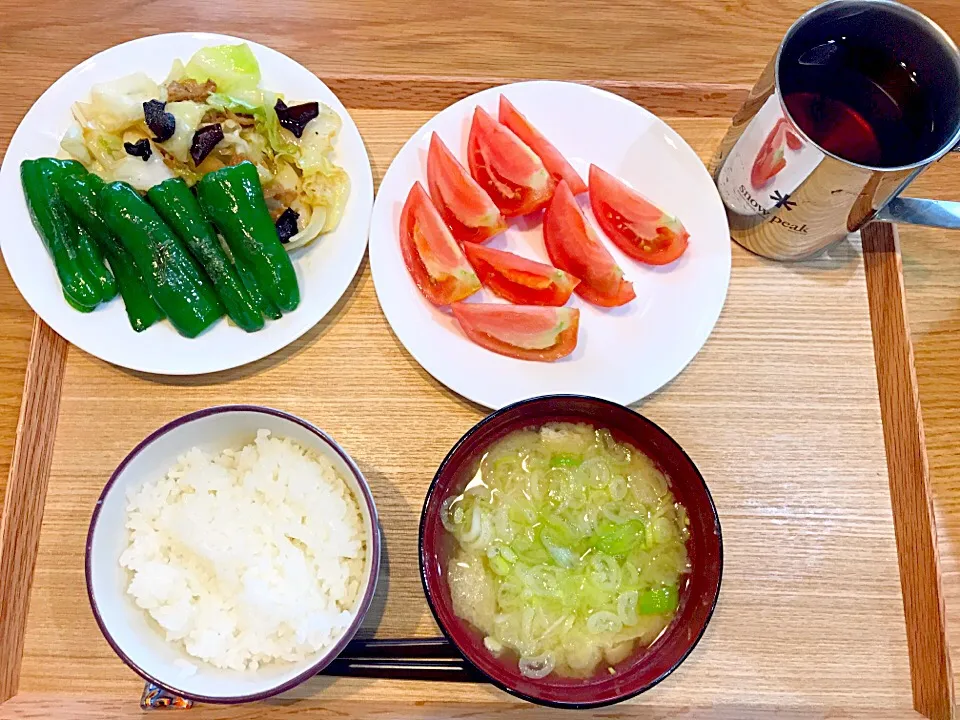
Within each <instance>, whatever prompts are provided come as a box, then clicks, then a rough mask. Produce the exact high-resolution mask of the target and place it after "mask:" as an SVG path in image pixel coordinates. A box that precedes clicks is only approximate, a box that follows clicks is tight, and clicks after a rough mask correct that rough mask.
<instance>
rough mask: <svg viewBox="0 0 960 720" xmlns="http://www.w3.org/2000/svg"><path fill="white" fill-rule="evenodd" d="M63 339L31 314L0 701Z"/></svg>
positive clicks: (9, 689) (9, 537)
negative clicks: (31, 325)
mask: <svg viewBox="0 0 960 720" xmlns="http://www.w3.org/2000/svg"><path fill="white" fill-rule="evenodd" d="M66 357H67V343H66V342H65V341H64V340H63V338H61V337H60V336H59V335H57V334H56V333H55V332H53V330H51V329H50V328H49V327H47V325H46V324H45V323H44V322H43V321H41V320H39V319H37V320H36V321H35V322H34V325H33V336H32V337H31V340H30V357H29V359H28V361H27V374H26V378H25V380H24V393H23V404H22V405H21V407H20V422H19V424H18V425H17V433H16V436H17V441H16V446H15V447H14V452H13V459H12V460H11V463H10V481H9V482H8V484H7V488H6V498H5V500H4V507H5V508H6V512H4V513H3V514H2V519H0V581H2V582H0V657H2V658H3V661H2V662H0V702H3V701H4V700H7V699H8V698H10V697H12V696H13V695H15V694H16V692H17V686H18V683H19V676H20V666H21V662H20V660H21V656H22V655H23V639H24V635H25V633H26V623H25V620H26V614H27V607H28V606H29V602H30V585H31V581H32V579H33V568H34V562H35V559H36V553H37V543H38V542H39V541H40V521H41V519H42V518H43V508H44V500H45V499H46V489H47V481H46V478H47V477H48V475H49V472H50V463H51V460H52V459H53V442H54V437H55V436H56V432H57V419H58V416H59V408H60V386H61V382H62V380H63V366H64V363H65V362H66Z"/></svg>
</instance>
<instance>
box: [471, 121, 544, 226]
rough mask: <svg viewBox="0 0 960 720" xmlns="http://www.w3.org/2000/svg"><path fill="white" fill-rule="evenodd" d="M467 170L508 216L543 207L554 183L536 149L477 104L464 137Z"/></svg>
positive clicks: (524, 213) (530, 211)
mask: <svg viewBox="0 0 960 720" xmlns="http://www.w3.org/2000/svg"><path fill="white" fill-rule="evenodd" d="M467 164H468V165H469V166H470V174H471V175H473V179H474V180H476V181H477V182H478V183H479V184H480V187H482V188H483V189H484V190H486V192H487V194H488V195H489V196H490V197H491V198H492V199H493V202H494V203H496V205H497V207H498V208H500V211H501V212H502V213H503V214H504V215H506V216H507V217H512V216H514V215H526V214H527V213H532V212H533V211H534V210H539V209H540V208H541V207H543V206H544V205H545V204H546V203H547V202H548V201H549V200H550V197H551V196H552V195H553V189H554V186H555V183H554V181H553V178H552V177H551V176H550V173H548V172H547V169H546V168H545V167H544V166H543V161H541V160H540V158H539V157H537V155H536V153H534V152H533V150H531V149H530V148H528V147H527V146H526V145H524V144H523V142H522V141H521V140H520V138H518V137H517V136H516V135H514V134H513V133H512V132H511V131H510V130H509V129H507V128H506V127H505V126H504V125H501V124H500V123H498V122H497V121H496V120H494V119H493V118H492V117H490V115H489V114H487V112H486V111H485V110H484V109H483V108H481V107H478V108H477V109H476V110H474V111H473V123H472V124H471V125H470V137H469V138H468V140H467Z"/></svg>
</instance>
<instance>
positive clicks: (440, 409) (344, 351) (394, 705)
mask: <svg viewBox="0 0 960 720" xmlns="http://www.w3.org/2000/svg"><path fill="white" fill-rule="evenodd" d="M431 114H432V113H430V112H421V111H395V110H359V111H356V112H355V113H354V117H355V118H356V120H357V122H358V124H359V125H360V129H361V132H362V133H363V136H364V139H365V141H366V142H367V146H368V148H369V150H370V153H371V157H372V163H373V166H374V171H375V175H376V176H377V178H379V177H381V176H382V174H383V172H384V171H385V170H386V167H387V165H388V164H389V160H390V159H391V158H392V157H393V155H394V154H395V152H396V151H397V149H398V148H399V147H400V145H401V144H402V143H403V142H404V141H405V140H406V139H407V137H409V135H410V133H411V132H413V131H414V130H415V129H416V128H417V127H419V125H420V124H422V123H423V122H424V121H425V120H426V119H428V118H429V117H430V115H431ZM672 123H673V125H674V126H675V127H676V128H677V130H678V131H679V132H680V133H681V134H682V135H684V136H685V137H686V138H688V139H689V140H690V142H691V143H692V144H693V145H694V147H695V148H697V149H698V151H700V152H701V153H702V154H704V155H706V154H708V153H709V152H710V151H711V150H712V148H713V147H714V146H715V145H716V142H717V141H718V140H719V137H720V135H721V134H722V133H723V131H724V128H725V121H721V120H704V119H677V120H674V121H672ZM823 307H828V308H833V309H836V310H837V311H835V312H830V313H826V314H824V313H822V312H811V308H823ZM238 401H243V402H253V403H262V404H266V405H272V406H275V407H280V408H284V409H287V410H290V411H292V412H294V413H297V414H300V415H302V416H304V417H306V418H307V419H309V420H311V421H313V422H315V423H317V424H318V425H319V426H321V427H323V428H324V429H326V430H327V431H328V432H330V433H331V434H332V436H333V437H335V438H337V440H338V441H340V442H341V443H342V444H343V445H344V447H345V448H346V449H347V450H348V451H349V452H351V453H352V454H353V455H354V457H355V459H356V460H357V462H358V464H359V465H360V467H361V469H362V470H363V471H364V473H365V474H366V475H367V477H368V479H369V481H370V483H371V486H372V488H373V492H374V495H375V497H376V499H377V502H378V505H379V508H380V512H381V517H382V519H383V527H384V533H385V546H386V551H385V560H386V563H385V565H386V570H385V573H384V574H383V575H382V576H381V585H380V586H379V590H378V594H377V599H376V603H375V606H374V609H373V611H372V612H371V614H370V616H369V617H368V619H367V622H366V623H365V627H364V631H363V632H364V633H365V634H367V635H379V636H410V635H420V636H423V635H434V634H435V633H437V629H436V627H435V625H434V623H433V621H432V618H431V616H430V613H429V611H428V609H427V607H426V604H425V602H424V600H423V596H422V589H421V586H420V581H419V578H418V575H417V565H416V548H417V545H416V530H417V521H418V516H419V511H420V505H421V503H422V498H423V493H424V491H425V490H426V487H427V484H428V483H429V480H430V478H431V476H432V474H433V472H434V469H435V468H436V466H437V464H438V463H439V461H440V460H441V459H442V457H443V455H444V454H445V453H446V451H447V450H448V448H449V447H450V446H451V445H452V443H453V442H454V441H455V440H456V439H457V438H458V437H459V436H460V434H462V433H463V432H464V431H466V430H467V429H469V427H470V426H471V425H472V424H473V423H475V422H476V421H477V420H479V419H480V418H481V417H482V416H483V414H484V413H483V412H482V411H481V410H480V409H479V408H477V407H475V406H473V405H471V404H469V403H467V402H465V401H463V400H461V399H459V398H457V397H456V396H454V395H452V394H450V393H449V392H448V391H446V390H445V389H443V388H442V387H440V386H438V385H437V383H436V382H435V381H433V380H432V379H431V378H430V377H429V376H428V375H427V374H426V373H425V372H424V371H423V370H422V369H420V368H419V366H418V365H416V363H415V362H414V361H413V360H412V358H410V357H409V356H408V355H407V354H406V352H405V351H404V350H403V349H402V347H401V346H400V345H399V344H398V342H397V340H396V338H395V337H394V336H393V335H392V334H391V332H390V330H389V328H388V326H387V324H386V322H385V320H384V318H383V316H382V314H381V312H380V309H379V307H378V306H377V301H376V297H375V294H374V291H373V285H372V282H371V279H370V277H369V272H368V269H367V268H366V267H364V268H363V270H362V271H361V273H360V274H359V275H358V277H357V278H356V279H355V281H354V283H353V285H352V286H351V288H350V290H348V292H347V294H346V295H345V297H344V299H343V300H342V301H341V302H340V304H339V305H338V306H337V307H336V308H335V310H334V311H333V312H332V313H331V315H330V316H329V317H328V318H327V319H326V320H324V322H323V323H321V325H320V326H318V328H317V329H316V330H314V331H312V332H311V333H309V334H308V335H307V336H306V337H305V338H303V339H302V340H300V341H298V342H297V343H295V344H294V345H293V346H291V347H290V348H288V349H287V350H285V351H282V352H281V353H278V354H277V355H276V356H274V357H272V358H269V359H267V360H264V361H261V362H259V363H256V364H254V365H253V366H251V367H249V368H245V369H241V370H238V371H231V372H227V373H222V374H219V375H216V376H211V377H203V378H192V379H156V378H149V377H145V376H140V375H137V374H133V373H127V372H125V371H122V370H119V369H117V368H113V367H111V366H108V365H106V364H104V363H102V362H100V361H98V360H95V359H93V358H91V357H89V356H88V355H86V354H85V353H83V352H81V351H78V350H76V349H73V348H71V350H70V352H69V354H68V361H67V367H66V375H65V379H64V392H63V396H62V400H61V422H60V427H59V430H58V433H57V444H56V447H55V451H54V462H53V467H52V469H51V474H50V487H49V490H48V496H47V502H46V513H45V516H44V526H43V532H42V534H41V543H40V548H39V554H38V560H37V567H36V572H35V581H34V583H35V584H34V590H33V597H32V603H31V610H30V614H29V618H28V623H27V641H26V648H25V653H24V663H23V669H22V677H21V685H20V687H21V691H22V692H25V693H57V692H59V693H64V692H71V693H84V692H89V691H90V690H91V689H92V688H109V689H110V691H111V692H110V694H109V695H108V699H110V698H114V699H111V700H109V702H115V701H116V702H119V700H115V698H129V700H128V701H129V702H131V703H132V704H133V705H135V704H136V699H137V697H139V691H140V682H139V680H138V679H137V678H136V676H134V675H133V674H132V673H131V672H130V671H129V670H127V669H126V668H125V666H123V664H122V663H121V662H120V661H119V660H118V659H117V658H116V657H115V656H114V655H113V653H112V652H111V650H110V649H109V647H108V646H107V645H106V643H105V642H104V641H103V639H102V638H101V637H100V634H99V632H98V630H97V628H96V625H95V623H94V622H93V619H92V617H91V615H90V611H89V608H88V607H87V604H86V599H85V595H84V589H83V571H82V555H83V541H82V538H83V536H84V534H85V532H86V527H87V522H88V518H89V512H90V510H91V509H92V507H93V504H94V502H95V500H96V497H97V494H98V493H99V491H100V488H101V487H102V484H103V482H104V481H105V479H106V477H107V476H108V475H109V473H110V471H111V470H112V469H113V467H114V466H115V465H116V464H117V463H118V462H119V461H120V460H121V459H122V457H123V455H124V454H125V453H126V452H127V451H129V449H130V448H132V447H133V445H135V444H136V442H137V441H138V440H139V439H141V438H142V437H143V436H144V435H146V434H147V433H148V432H150V431H151V430H152V429H154V428H155V427H156V426H157V425H159V424H161V423H162V422H164V421H166V420H169V419H171V418H173V417H176V416H177V415H180V414H182V413H184V412H188V411H190V410H194V409H197V408H200V407H205V406H208V405H212V404H216V403H223V402H238ZM640 410H641V411H642V412H643V413H644V414H646V415H648V416H649V417H651V418H652V419H653V420H655V421H656V422H657V423H659V424H660V425H661V426H663V427H665V428H666V429H667V430H668V432H670V433H671V434H673V435H674V437H676V439H677V440H678V442H680V443H681V444H682V445H683V446H684V447H685V448H686V449H687V450H688V451H689V452H690V454H691V456H692V457H693V458H694V460H695V461H696V462H697V464H698V466H699V467H700V468H701V470H702V471H703V473H704V475H705V477H706V478H707V481H708V483H709V484H710V486H711V490H712V491H713V494H714V497H715V500H716V502H717V505H718V510H719V512H720V515H721V517H722V518H723V523H724V539H725V549H726V551H727V552H726V567H725V576H724V587H723V591H722V593H721V599H720V603H719V605H718V609H717V613H716V615H715V616H714V619H713V622H712V623H711V626H710V628H709V629H708V631H707V633H706V635H705V637H704V639H703V641H702V642H701V644H700V646H699V647H698V649H697V651H696V652H695V653H694V654H693V655H692V656H691V657H690V658H689V659H688V660H687V662H686V663H684V665H683V666H682V667H681V668H680V669H679V670H678V671H677V672H676V673H675V674H674V675H673V676H672V677H671V678H670V679H669V680H667V681H665V682H664V683H662V684H661V685H660V686H658V687H657V688H656V689H655V690H654V691H651V692H649V693H647V694H645V695H643V696H641V697H640V698H638V699H637V700H635V701H632V702H631V703H630V704H628V705H625V706H623V707H622V708H620V709H617V710H611V711H610V712H611V713H612V714H613V715H615V716H619V715H621V714H623V713H624V712H628V710H626V709H624V708H630V707H636V708H637V710H636V711H635V712H641V710H640V708H643V710H642V712H643V713H645V714H647V715H649V716H650V717H676V716H677V715H678V714H682V713H683V712H686V711H687V709H691V708H692V709H697V708H701V709H702V708H707V707H716V708H718V709H717V710H716V711H714V712H727V711H729V712H730V713H732V714H733V715H732V716H736V713H737V712H739V709H742V708H753V710H754V711H757V712H759V711H761V710H762V709H763V708H776V709H778V710H782V711H783V712H786V713H788V715H787V716H789V712H790V710H789V709H790V708H792V709H793V711H795V712H800V711H802V712H803V713H805V714H806V716H809V717H843V716H844V715H845V714H848V713H852V714H857V713H861V714H867V715H870V716H872V717H879V716H882V713H880V712H877V713H875V714H872V715H871V713H872V712H873V711H872V710H871V709H881V708H882V709H883V710H884V711H886V712H888V713H890V714H892V715H898V714H905V715H906V716H909V712H910V710H911V707H912V702H911V696H910V674H909V666H908V661H907V640H906V633H905V627H904V616H903V607H902V601H901V598H900V582H899V575H898V570H897V557H896V547H895V543H894V538H893V534H892V532H891V528H892V518H891V509H890V500H889V494H888V490H887V483H886V480H885V476H886V463H885V461H884V454H883V453H884V451H883V443H882V435H881V431H880V410H879V405H878V401H877V385H876V377H875V374H874V371H873V359H872V344H871V336H870V327H869V320H868V309H867V299H866V292H865V286H864V275H863V264H862V259H861V257H860V252H859V248H858V245H857V243H856V242H850V243H847V244H845V245H843V246H841V247H839V248H837V249H836V251H835V252H834V253H832V254H831V255H828V256H825V257H823V258H821V259H820V260H818V261H816V262H815V263H810V264H807V265H804V266H797V265H792V266H791V265H782V264H775V263H770V262H767V261H765V260H762V259H760V258H757V257H755V256H752V255H749V254H748V253H746V252H744V251H742V250H740V249H739V248H735V250H734V272H733V277H732V281H731V288H730V294H729V298H728V302H727V306H726V308H725V310H724V313H723V315H722V317H721V319H720V322H719V324H718V327H717V330H716V332H715V334H714V336H713V338H712V339H711V340H710V342H708V344H707V346H706V347H705V348H704V351H703V352H702V353H701V354H700V355H699V356H698V357H697V358H696V359H695V360H694V362H693V363H692V364H691V365H690V366H689V367H688V368H687V370H685V371H684V373H683V374H682V375H681V376H680V377H679V378H677V379H676V380H675V381H674V382H673V383H671V384H670V386H668V387H667V388H666V389H664V390H663V391H661V392H660V393H658V394H657V395H656V396H654V397H652V398H650V399H648V400H647V401H646V402H644V403H643V404H642V405H641V406H640ZM825 429H828V430H825ZM93 437H95V438H96V441H95V442H93V441H92V440H91V438H93ZM387 573H388V574H387ZM52 667H55V668H56V669H57V671H56V672H55V673H52V672H51V668H52ZM30 697H35V696H33V695H30ZM361 698H370V699H371V701H373V699H374V698H376V699H381V700H382V702H383V708H384V711H388V710H389V711H390V712H392V713H395V714H396V715H398V716H400V715H403V714H407V713H410V712H415V713H420V712H421V711H422V707H420V706H416V705H413V703H414V702H418V701H419V702H426V703H429V704H431V706H433V704H434V703H439V702H442V701H447V702H449V703H451V706H450V708H449V710H450V711H451V712H457V713H459V712H466V711H468V710H469V709H470V708H471V707H472V706H473V705H474V704H479V705H480V706H484V707H485V706H487V705H490V704H499V705H501V706H502V707H503V709H504V711H506V710H510V711H511V712H514V711H517V712H524V711H523V710H520V708H521V707H522V706H521V705H518V704H516V703H513V702H510V701H508V700H507V698H506V697H505V696H504V695H503V694H502V693H500V692H499V691H496V690H495V689H493V688H490V687H486V686H482V685H479V686H460V687H457V689H456V692H455V693H451V691H450V688H449V686H430V685H424V686H417V685H409V684H406V685H405V684H402V683H389V682H385V681H369V680H349V679H337V680H329V679H320V678H318V679H316V680H313V681H310V682H308V683H306V684H305V685H304V686H302V687H301V688H299V689H298V690H296V691H294V692H292V693H290V694H288V695H287V696H285V697H284V698H283V699H281V700H279V701H277V702H275V703H273V704H270V703H267V704H265V705H263V706H262V707H261V709H260V711H259V712H261V713H262V714H269V715H271V716H272V715H273V714H274V713H276V716H277V717H283V716H284V715H285V714H286V713H289V712H291V711H292V709H297V708H304V709H305V708H317V707H319V706H321V705H322V706H323V707H324V708H328V710H329V711H330V712H346V711H347V710H348V709H350V708H354V709H355V708H356V707H358V701H359V700H360V699H361ZM108 704H109V703H108ZM367 706H368V703H367V702H366V700H364V703H363V705H362V707H363V708H364V711H366V710H367ZM97 707H98V710H100V709H101V706H100V705H98V706H97ZM438 712H439V711H438ZM630 712H634V711H630ZM702 712H706V711H702ZM694 716H696V714H694ZM706 716H707V717H709V715H706ZM721 717H722V715H721Z"/></svg>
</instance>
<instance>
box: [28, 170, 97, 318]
mask: <svg viewBox="0 0 960 720" xmlns="http://www.w3.org/2000/svg"><path fill="white" fill-rule="evenodd" d="M20 182H21V184H22V185H23V194H24V197H25V198H26V201H27V208H28V209H29V210H30V217H31V219H32V220H33V224H34V227H36V229H37V232H38V233H39V234H40V237H41V238H42V239H43V243H44V245H46V246H47V250H48V251H49V253H50V255H51V257H52V258H53V264H54V267H55V268H56V271H57V277H58V278H59V279H60V285H61V287H62V289H63V296H64V298H66V300H67V302H68V303H69V304H70V305H71V306H72V307H74V308H76V309H77V310H80V311H81V312H90V311H92V310H93V309H94V308H95V307H96V306H97V305H98V304H99V303H100V301H101V300H102V299H103V290H102V286H101V285H100V282H99V279H98V278H97V277H96V276H95V275H94V274H93V273H91V272H90V270H89V269H88V268H87V267H86V266H85V265H84V264H82V263H81V262H80V260H79V258H78V257H77V246H76V239H75V238H74V237H72V236H71V235H70V232H69V226H70V219H69V217H68V215H67V209H66V207H65V206H64V204H63V201H62V200H61V199H60V196H59V195H58V194H57V190H56V186H55V185H54V178H53V175H52V174H51V173H50V171H49V168H44V166H43V164H41V163H40V162H39V161H38V160H24V161H23V162H22V163H21V164H20Z"/></svg>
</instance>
